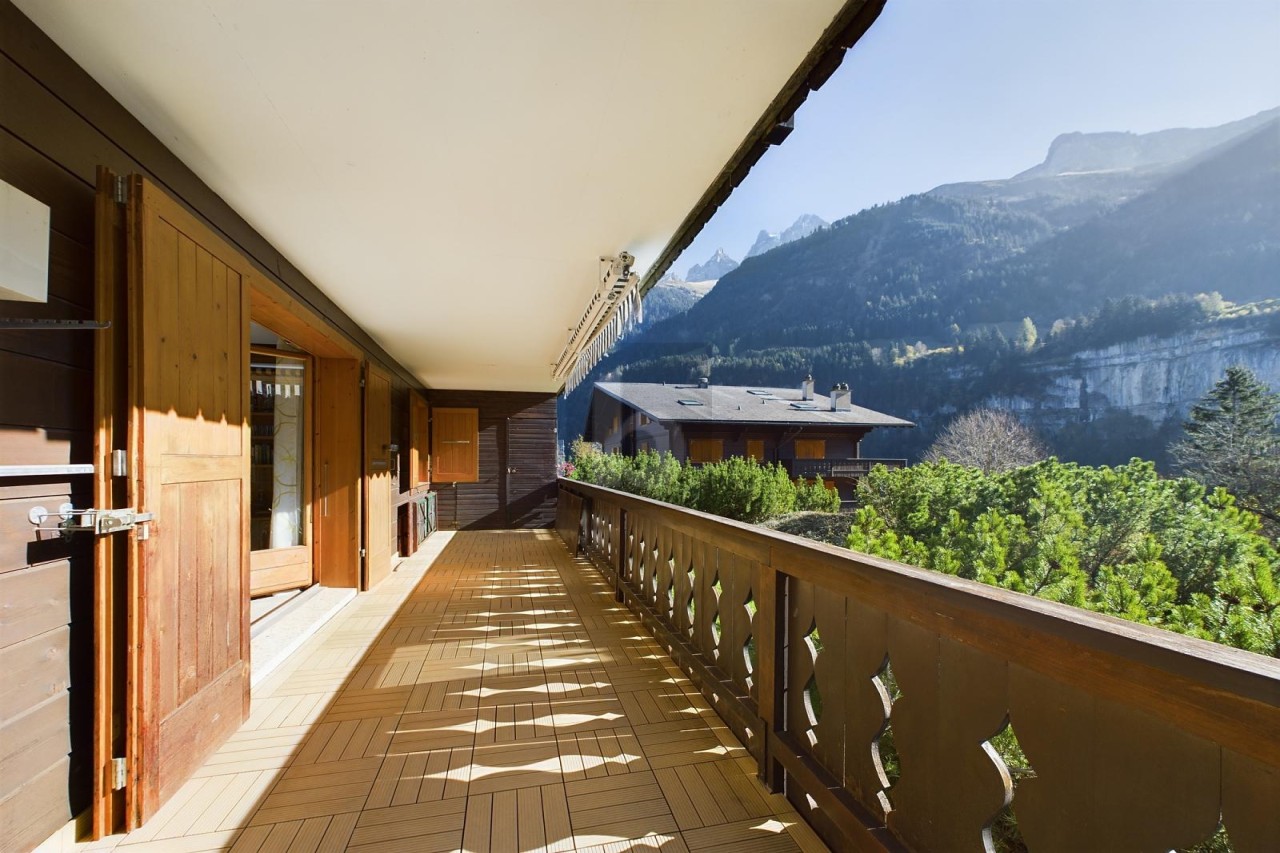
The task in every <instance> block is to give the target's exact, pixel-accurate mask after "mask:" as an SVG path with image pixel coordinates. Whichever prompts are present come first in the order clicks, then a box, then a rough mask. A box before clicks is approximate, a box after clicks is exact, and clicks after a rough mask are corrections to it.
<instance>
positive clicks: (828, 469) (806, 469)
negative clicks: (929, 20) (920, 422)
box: [782, 459, 907, 480]
mask: <svg viewBox="0 0 1280 853" xmlns="http://www.w3.org/2000/svg"><path fill="white" fill-rule="evenodd" d="M782 464H783V466H785V467H786V469H787V473H788V474H790V475H791V476H792V477H804V478H805V479H806V480H816V479H818V478H823V479H832V478H839V477H843V478H846V479H850V480H856V479H858V478H859V477H865V476H867V475H868V474H870V473H871V469H872V468H873V467H875V466H876V465H883V466H885V467H886V468H902V467H903V466H905V465H906V464H907V460H905V459H785V460H783V462H782Z"/></svg>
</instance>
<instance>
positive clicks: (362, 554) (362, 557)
mask: <svg viewBox="0 0 1280 853" xmlns="http://www.w3.org/2000/svg"><path fill="white" fill-rule="evenodd" d="M360 559H362V560H363V559H364V549H363V548H361V549H360Z"/></svg>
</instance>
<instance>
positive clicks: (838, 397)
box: [831, 382, 853, 412]
mask: <svg viewBox="0 0 1280 853" xmlns="http://www.w3.org/2000/svg"><path fill="white" fill-rule="evenodd" d="M852 396H853V395H852V392H850V391H849V383H848V382H837V383H836V384H835V385H832V386H831V411H833V412H849V411H852V410H853V399H852Z"/></svg>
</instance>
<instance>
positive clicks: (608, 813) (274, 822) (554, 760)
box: [76, 530, 824, 853]
mask: <svg viewBox="0 0 1280 853" xmlns="http://www.w3.org/2000/svg"><path fill="white" fill-rule="evenodd" d="M755 771H756V764H755V761H754V759H752V758H751V756H750V754H749V753H748V752H747V750H746V749H745V748H744V747H743V746H742V744H741V743H740V742H739V741H738V740H737V738H736V737H735V736H734V735H733V734H732V732H731V731H730V730H729V728H728V726H726V725H725V724H724V723H723V722H722V721H721V720H720V719H719V717H717V716H716V714H715V712H714V711H713V710H712V708H711V706H710V704H709V703H708V702H707V700H706V699H704V698H703V697H702V696H701V695H700V694H699V692H698V691H697V689H695V688H694V687H693V685H692V683H691V682H690V681H689V679H688V678H687V677H686V676H685V675H683V674H682V673H681V672H680V670H679V669H678V668H677V667H676V665H675V663H674V662H673V661H672V659H671V658H670V657H669V656H668V655H667V653H666V652H665V651H664V650H663V649H662V648H661V647H660V646H659V645H658V643H657V641H656V640H655V639H654V638H653V637H652V636H651V635H650V634H649V633H647V632H646V631H645V630H644V628H643V626H642V625H641V622H640V619H639V618H638V616H637V615H636V614H634V613H632V612H630V611H628V610H627V608H626V606H625V605H623V604H620V603H618V602H617V601H616V600H615V598H614V588H613V586H612V584H611V583H610V582H609V581H608V580H606V578H605V577H604V576H603V575H602V574H600V572H598V571H597V570H596V569H595V568H594V567H592V566H591V564H590V563H589V562H588V561H587V560H585V559H581V558H577V559H575V558H571V557H570V555H569V552H568V551H567V550H566V548H565V545H564V543H563V542H562V541H561V540H560V538H559V537H557V536H556V534H555V533H554V532H552V531H545V530H544V531H501V532H458V533H438V534H435V535H434V536H432V537H431V538H430V539H428V540H427V543H426V545H425V546H424V549H423V550H422V551H420V552H418V554H416V555H414V556H413V557H410V558H408V559H406V560H404V561H402V562H401V563H400V565H399V567H398V569H397V570H396V571H395V572H394V573H393V574H392V575H391V576H390V577H389V578H388V579H387V580H386V581H384V582H383V583H382V584H380V585H379V586H378V587H377V588H376V589H374V590H373V591H371V592H369V593H367V594H365V595H362V596H359V597H358V598H356V599H355V600H354V601H353V602H352V603H351V604H349V605H348V606H347V607H346V608H345V609H344V610H342V611H341V612H340V613H339V614H338V615H337V616H336V617H335V618H334V619H333V620H332V621H330V622H329V623H327V624H326V625H325V626H324V627H323V628H321V629H320V631H319V632H318V633H317V634H316V635H315V636H314V637H312V638H311V639H310V640H308V641H307V643H306V644H305V645H304V646H303V647H302V648H301V649H300V650H299V651H298V652H296V653H295V654H294V655H293V656H292V658H291V659H290V661H289V662H288V663H287V664H286V665H284V666H283V667H282V668H281V669H279V670H277V671H276V672H274V673H272V674H271V675H269V676H268V677H267V678H266V679H265V680H263V682H262V683H261V684H259V685H258V687H256V688H255V690H254V695H253V702H252V709H251V714H250V717H249V719H248V720H247V721H246V722H245V723H244V724H243V725H242V726H241V727H240V729H239V731H238V732H236V733H235V734H234V735H233V736H232V737H231V739H230V740H229V741H228V742H227V743H226V744H225V745H224V746H223V747H222V748H221V749H219V750H218V751H217V752H216V753H215V754H214V755H213V756H212V758H210V760H209V761H208V762H207V763H206V764H205V765H204V766H203V767H202V768H200V769H199V770H198V771H197V772H196V774H195V776H194V778H192V779H191V780H190V781H189V782H187V783H186V784H185V785H184V786H183V787H182V788H181V789H180V790H179V791H178V793H177V794H175V795H174V797H173V798H172V799H171V800H170V801H169V802H168V803H167V804H165V805H164V806H163V807H162V808H161V809H160V811H159V812H158V813H157V814H156V815H155V816H154V817H153V818H152V819H151V820H149V821H148V822H147V823H145V824H144V825H143V826H142V827H141V828H139V829H137V830H135V831H133V832H131V833H129V834H128V835H124V836H120V835H116V836H110V837H108V838H106V839H103V840H101V841H98V842H94V843H91V844H87V845H77V847H76V849H90V850H99V849H118V850H120V851H122V853H123V852H124V851H128V853H143V851H163V853H173V851H184V852H189V851H204V850H228V849H229V850H233V851H236V853H241V851H267V850H272V851H286V850H287V851H316V850H332V851H340V850H352V851H362V853H373V851H393V850H394V851H415V853H430V851H436V850H441V851H443V850H459V849H464V850H470V851H487V850H494V851H516V850H519V851H533V850H551V851H556V850H564V851H568V850H606V849H607V850H619V849H628V850H630V849H652V850H659V849H660V850H686V849H689V850H713V849H723V850H748V849H750V850H821V849H824V847H823V845H822V842H821V841H820V840H819V839H818V838H817V836H816V835H815V834H814V832H813V831H812V829H811V828H810V827H809V826H808V825H807V824H806V823H805V822H804V821H803V820H802V819H801V818H800V817H799V816H798V815H797V814H796V812H795V811H794V810H793V808H792V807H791V805H790V804H789V803H788V802H787V800H786V799H785V797H783V796H781V795H780V794H771V793H770V792H769V791H768V790H767V789H766V788H765V787H764V785H763V784H761V782H760V781H759V780H758V779H757V778H756V774H755Z"/></svg>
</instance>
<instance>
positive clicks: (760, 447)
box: [747, 438, 764, 462]
mask: <svg viewBox="0 0 1280 853" xmlns="http://www.w3.org/2000/svg"><path fill="white" fill-rule="evenodd" d="M747 458H748V459H754V460H756V461H757V462H763V461H764V439H763V438H748V439H747Z"/></svg>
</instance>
